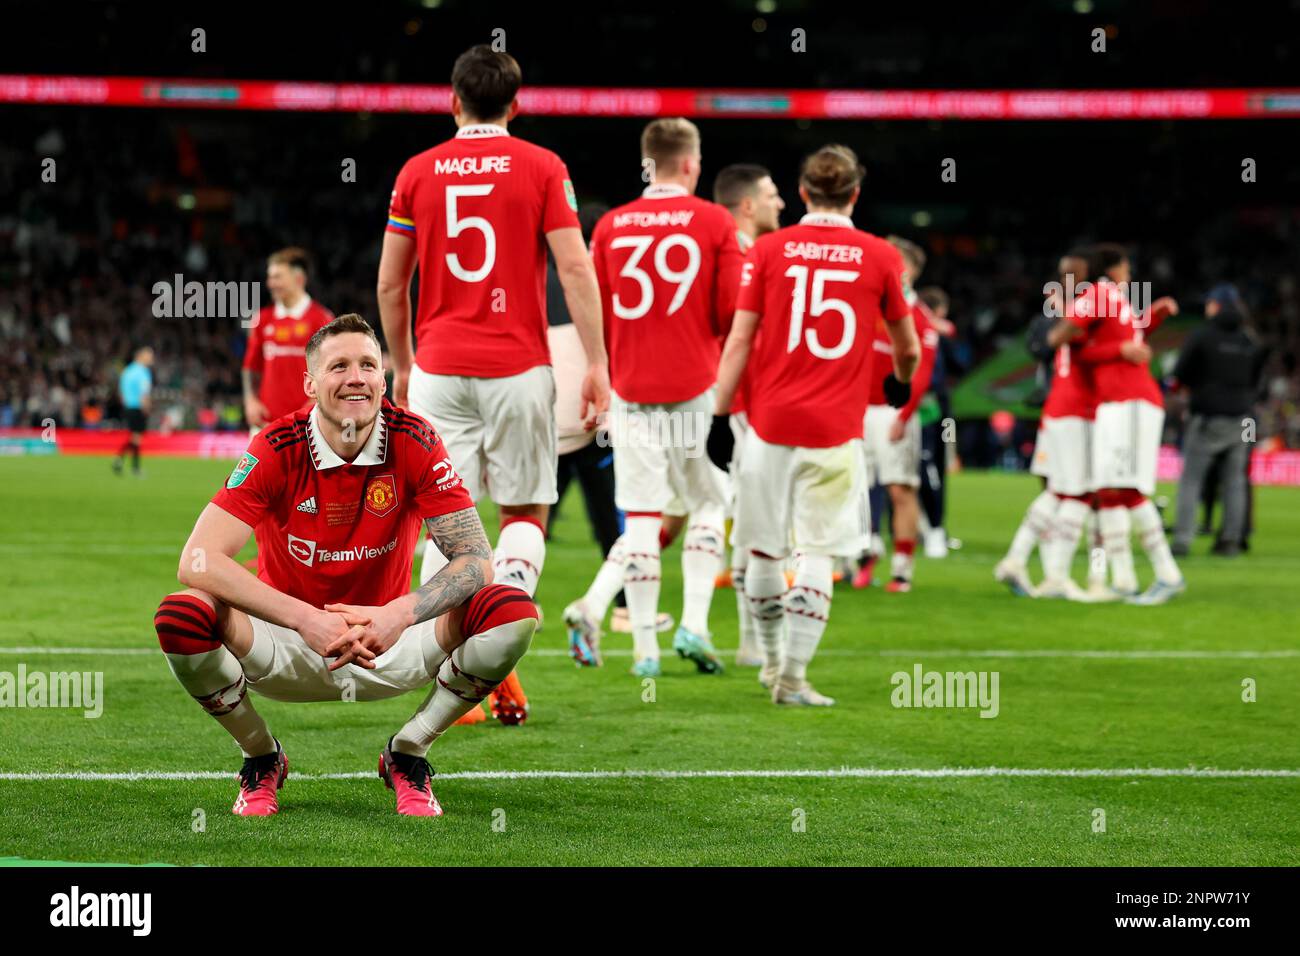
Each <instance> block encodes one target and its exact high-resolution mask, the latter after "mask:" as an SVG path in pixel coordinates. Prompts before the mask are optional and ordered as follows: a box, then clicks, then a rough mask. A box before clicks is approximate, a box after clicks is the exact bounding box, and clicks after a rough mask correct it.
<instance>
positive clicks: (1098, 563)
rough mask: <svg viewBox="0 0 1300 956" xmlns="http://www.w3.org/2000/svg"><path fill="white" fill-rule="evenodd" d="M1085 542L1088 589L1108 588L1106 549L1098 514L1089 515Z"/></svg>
mask: <svg viewBox="0 0 1300 956" xmlns="http://www.w3.org/2000/svg"><path fill="white" fill-rule="evenodd" d="M1084 534H1085V536H1086V538H1085V540H1086V541H1087V542H1088V587H1090V588H1097V587H1105V586H1106V549H1105V548H1103V547H1102V546H1101V528H1100V526H1099V524H1098V521H1097V512H1096V511H1093V512H1091V513H1090V514H1089V515H1088V520H1087V522H1086V523H1085V525H1084Z"/></svg>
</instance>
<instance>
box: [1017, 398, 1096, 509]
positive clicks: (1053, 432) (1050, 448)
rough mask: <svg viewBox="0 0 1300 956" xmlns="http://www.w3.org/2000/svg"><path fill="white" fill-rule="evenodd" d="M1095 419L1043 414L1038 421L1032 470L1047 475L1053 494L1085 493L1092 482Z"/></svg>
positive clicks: (1091, 487) (1090, 487) (1091, 489)
mask: <svg viewBox="0 0 1300 956" xmlns="http://www.w3.org/2000/svg"><path fill="white" fill-rule="evenodd" d="M1091 442H1092V422H1091V421H1089V420H1088V419H1086V418H1079V417H1077V416H1073V415H1070V416H1063V417H1061V418H1051V417H1048V418H1044V419H1043V420H1042V421H1041V422H1039V424H1038V438H1037V440H1036V441H1035V442H1034V460H1033V463H1032V464H1031V465H1030V469H1029V470H1030V471H1031V472H1033V473H1034V474H1035V475H1039V476H1041V477H1043V478H1046V479H1047V490H1048V491H1050V492H1052V493H1053V494H1058V495H1070V496H1072V497H1074V496H1078V495H1086V494H1088V492H1090V491H1095V490H1096V487H1095V486H1094V485H1093V482H1092V444H1091Z"/></svg>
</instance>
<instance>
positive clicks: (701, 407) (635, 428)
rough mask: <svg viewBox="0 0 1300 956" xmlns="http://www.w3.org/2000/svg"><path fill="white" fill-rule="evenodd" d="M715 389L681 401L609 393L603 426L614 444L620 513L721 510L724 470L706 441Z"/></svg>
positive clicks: (724, 496) (685, 513) (672, 512)
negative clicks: (642, 400) (711, 455)
mask: <svg viewBox="0 0 1300 956" xmlns="http://www.w3.org/2000/svg"><path fill="white" fill-rule="evenodd" d="M712 423H713V389H711V388H710V389H709V390H708V391H706V392H704V393H703V394H700V395H697V396H695V397H694V398H691V399H687V400H686V401H684V402H665V403H657V404H640V403H637V402H628V401H625V400H624V399H623V398H621V397H620V396H619V395H618V394H617V393H611V394H610V399H609V415H608V417H607V418H606V426H607V427H608V429H609V442H610V444H612V445H613V446H614V503H615V504H616V505H618V507H619V508H620V509H622V510H623V511H657V512H660V513H662V514H672V515H688V514H691V513H692V512H694V511H696V510H697V509H699V508H702V507H706V506H714V507H717V508H722V507H723V506H724V504H725V502H726V489H725V487H724V480H723V479H724V474H723V472H721V471H720V470H719V469H718V468H716V467H715V466H714V464H713V462H711V461H709V455H708V452H707V450H706V447H705V443H706V442H707V440H708V437H709V427H710V426H711V425H712Z"/></svg>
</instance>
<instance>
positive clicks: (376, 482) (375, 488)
mask: <svg viewBox="0 0 1300 956" xmlns="http://www.w3.org/2000/svg"><path fill="white" fill-rule="evenodd" d="M396 507H397V485H396V483H395V482H394V481H393V476H392V475H376V476H375V477H374V478H371V479H370V483H369V484H367V485H366V510H367V511H369V512H370V513H371V514H372V515H374V516H375V517H376V518H382V517H383V516H384V515H386V514H388V512H390V511H392V510H393V509H394V508H396Z"/></svg>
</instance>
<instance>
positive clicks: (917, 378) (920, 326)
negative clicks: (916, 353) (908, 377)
mask: <svg viewBox="0 0 1300 956" xmlns="http://www.w3.org/2000/svg"><path fill="white" fill-rule="evenodd" d="M912 314H913V315H914V316H915V317H916V335H917V338H919V339H920V340H921V361H920V363H919V364H918V365H917V366H916V372H915V374H913V376H912V397H911V398H909V399H908V400H907V404H906V405H904V406H903V407H902V408H901V409H899V411H898V417H899V418H901V419H902V420H903V421H907V420H908V419H909V418H911V417H912V415H913V414H914V413H915V412H916V409H917V407H918V406H919V405H920V404H921V399H923V398H925V393H926V392H928V391H929V390H930V376H931V375H932V374H933V373H934V356H935V353H936V352H937V351H938V349H939V333H938V332H936V331H935V330H934V327H933V326H932V325H930V323H929V321H928V320H927V319H926V317H925V313H924V312H923V311H922V309H920V308H917V309H914V310H913V311H912Z"/></svg>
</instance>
